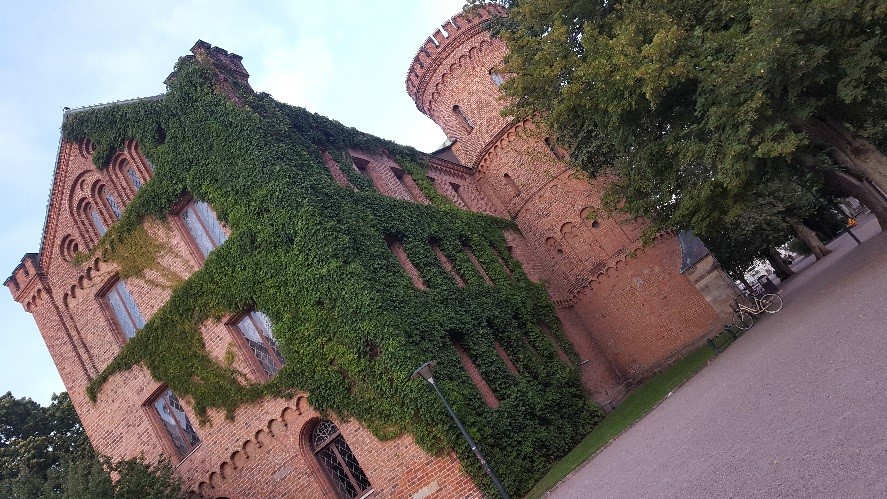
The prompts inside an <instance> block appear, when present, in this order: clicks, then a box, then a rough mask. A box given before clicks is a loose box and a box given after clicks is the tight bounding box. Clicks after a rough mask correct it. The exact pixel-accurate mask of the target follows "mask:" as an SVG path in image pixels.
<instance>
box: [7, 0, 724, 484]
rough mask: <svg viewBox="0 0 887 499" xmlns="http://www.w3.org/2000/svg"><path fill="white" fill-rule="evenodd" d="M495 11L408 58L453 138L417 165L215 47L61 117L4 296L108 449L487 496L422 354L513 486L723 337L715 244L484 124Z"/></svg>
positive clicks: (204, 478)
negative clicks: (135, 90)
mask: <svg viewBox="0 0 887 499" xmlns="http://www.w3.org/2000/svg"><path fill="white" fill-rule="evenodd" d="M502 13H503V12H502V11H501V10H499V9H498V8H497V7H493V6H489V7H485V8H483V9H480V10H478V11H477V12H475V13H474V14H473V15H471V16H466V15H457V16H456V17H453V18H452V19H450V20H448V21H447V22H446V24H444V26H442V27H441V29H439V30H437V31H436V32H435V33H433V34H432V35H431V37H429V39H428V40H426V41H425V43H424V44H423V45H422V47H421V48H420V49H419V52H418V53H417V55H416V57H415V58H414V60H413V61H412V63H411V64H410V66H409V71H408V75H407V79H406V87H407V92H408V93H409V95H410V96H411V97H412V98H413V100H414V101H415V102H416V106H417V107H418V109H419V110H420V111H421V112H423V113H424V114H426V115H427V116H429V117H430V118H431V119H432V120H434V121H435V122H436V123H437V124H439V125H440V126H441V128H442V129H443V130H444V131H445V132H446V134H447V136H448V137H449V138H450V140H449V141H448V145H447V146H446V147H444V148H442V149H440V150H438V151H435V152H433V153H431V154H425V153H421V152H418V151H415V150H413V149H411V148H407V147H403V146H400V145H397V144H395V143H393V142H390V141H387V140H383V139H379V138H376V137H373V136H370V135H367V134H364V133H362V132H360V131H357V130H355V129H353V128H348V127H345V126H343V125H341V124H339V123H337V122H335V121H332V120H329V119H327V118H324V117H321V116H318V115H315V114H311V113H309V112H307V111H305V110H304V109H301V108H297V107H292V106H288V105H284V104H281V103H279V102H276V101H274V100H273V99H272V98H271V97H270V96H268V95H267V94H263V93H257V92H255V91H253V89H252V88H251V87H250V85H249V81H248V79H249V75H248V73H247V71H246V69H245V68H244V66H243V64H242V62H241V58H240V57H239V56H237V55H235V54H231V53H228V52H226V51H224V50H222V49H219V48H216V47H212V46H210V45H209V44H207V43H205V42H198V43H197V44H196V45H195V46H194V47H193V48H192V53H193V55H190V56H187V57H184V58H182V59H181V60H180V61H179V63H178V64H177V66H176V68H175V71H174V72H173V73H172V74H171V75H170V76H169V78H168V79H167V84H168V91H167V93H165V94H164V95H162V96H158V97H154V98H147V99H136V100H133V101H129V102H121V103H115V104H112V105H99V106H93V107H88V108H82V109H76V110H71V111H67V112H66V113H65V116H64V124H63V136H62V143H61V147H60V149H59V154H58V159H57V164H56V169H55V175H54V179H53V185H52V190H51V195H50V204H49V208H48V213H47V219H46V224H45V227H44V232H43V240H42V241H41V246H40V251H39V253H32V254H27V255H25V257H24V258H23V259H22V262H21V264H20V265H19V266H18V267H16V269H15V270H14V271H13V273H12V275H11V276H10V277H9V278H8V279H7V280H6V285H7V286H8V287H9V289H10V291H11V292H12V294H13V296H14V297H15V299H16V300H18V301H19V302H20V303H22V305H23V306H24V307H25V309H26V310H28V311H29V312H30V313H31V314H33V316H34V318H35V320H36V322H37V324H38V326H39V328H40V331H41V333H42V335H43V337H44V339H45V341H46V344H47V346H48V348H49V351H50V353H51V355H52V357H53V359H54V361H55V363H56V365H57V366H58V368H59V371H60V373H61V376H62V379H63V380H64V382H65V385H66V387H67V389H68V391H69V393H70V396H71V399H72V401H73V403H74V406H75V408H76V409H77V412H78V414H79V415H80V417H81V419H82V421H83V424H84V427H85V429H86V431H87V433H88V435H89V437H90V440H91V441H92V443H93V445H94V446H95V448H96V449H97V450H98V451H99V452H101V453H103V454H107V455H109V456H111V457H112V458H115V459H121V458H130V457H136V456H139V455H144V456H146V457H147V458H148V459H151V460H153V459H159V458H161V457H166V458H168V459H169V460H170V462H171V463H172V464H173V466H174V467H175V469H176V473H177V474H179V475H180V476H181V477H182V478H183V479H184V480H185V482H186V484H187V485H188V487H189V488H190V489H191V490H193V491H194V492H195V493H198V494H201V495H203V496H206V497H238V498H241V497H284V496H286V497H349V498H350V497H362V496H365V495H367V494H369V493H370V492H372V493H373V494H374V495H375V496H378V497H408V496H409V497H477V496H480V495H481V493H482V491H483V490H485V489H487V490H488V489H489V487H490V486H489V484H488V482H487V481H486V478H485V477H484V476H483V474H482V472H481V470H480V468H479V466H478V465H477V463H476V461H475V460H474V458H473V456H472V454H471V452H470V451H469V449H468V448H467V446H466V445H465V444H464V442H463V441H462V440H461V438H460V436H459V435H458V433H457V432H456V430H455V428H454V427H453V426H452V423H451V422H450V420H449V419H448V417H447V415H446V413H445V412H444V409H443V407H441V406H440V404H439V402H438V401H437V400H436V399H435V397H434V395H433V393H432V392H431V391H430V390H429V388H428V387H427V386H423V385H422V383H421V382H417V381H410V380H409V379H408V378H409V375H410V374H411V373H412V371H413V370H414V369H415V368H416V367H418V366H419V365H420V364H421V363H423V362H425V361H427V360H430V359H437V360H439V364H438V366H437V368H436V375H437V376H436V377H437V379H438V381H439V383H440V386H441V387H442V389H443V391H444V392H445V393H446V394H447V396H448V397H449V398H450V400H451V402H452V403H453V405H454V407H455V409H456V411H457V412H458V413H459V414H460V415H461V416H462V417H463V418H464V420H465V422H466V424H467V426H468V427H469V429H470V430H471V431H472V433H473V434H474V436H475V437H476V439H477V440H478V442H479V443H480V444H481V446H482V447H484V451H485V453H486V454H487V457H488V458H489V460H490V461H491V462H492V463H493V464H494V466H495V467H496V468H497V469H498V470H499V472H500V474H501V475H502V479H503V482H504V483H505V486H506V487H507V488H508V489H509V490H510V491H512V492H513V493H515V494H518V493H521V492H524V491H526V490H527V489H528V488H529V487H530V486H532V484H533V483H534V482H535V480H537V479H538V478H539V477H540V476H541V475H542V474H544V472H545V471H546V470H547V469H548V467H549V466H550V465H551V463H552V462H553V461H554V460H556V459H558V458H559V457H561V456H563V455H564V454H566V452H568V451H569V450H570V449H571V448H572V446H574V445H575V444H576V443H577V442H578V441H579V440H580V439H581V438H582V437H583V436H584V435H585V434H586V433H587V432H588V431H589V430H590V428H591V427H592V426H593V425H594V423H595V422H596V420H597V419H598V418H599V416H600V413H601V411H600V409H599V407H601V406H602V407H604V408H609V407H612V406H613V405H614V404H616V403H618V401H619V400H620V399H621V398H622V397H623V396H624V394H625V393H626V391H627V389H628V388H629V387H630V386H631V385H632V384H633V383H636V382H637V381H639V380H641V379H643V378H644V377H645V376H647V375H649V374H650V373H651V372H652V371H654V370H655V369H657V368H659V367H660V366H662V365H663V364H664V363H667V362H668V361H670V360H672V359H674V358H675V357H677V356H679V355H680V354H682V353H683V352H685V351H687V350H688V349H689V348H692V347H694V346H695V345H697V344H698V343H699V342H700V341H704V338H705V336H706V335H707V334H708V333H709V332H711V331H713V330H714V329H716V328H718V327H719V326H720V324H721V323H722V320H723V318H724V317H726V316H728V315H729V312H730V311H729V306H728V303H729V301H730V300H731V299H732V293H733V291H732V287H731V286H730V285H729V281H728V280H727V279H726V278H725V276H724V275H723V273H722V272H720V271H719V270H718V268H717V265H716V264H715V263H714V262H713V260H712V259H711V257H710V256H706V255H705V252H704V251H700V249H699V248H698V247H696V248H695V249H694V251H695V253H692V254H689V255H688V254H687V252H686V251H685V252H684V256H685V259H684V261H683V266H682V250H681V245H680V243H679V240H678V238H677V237H676V236H674V235H672V234H660V235H658V236H657V237H656V238H655V239H654V241H653V243H652V244H647V245H645V244H642V242H641V240H640V236H641V233H642V231H643V228H644V226H643V224H642V223H641V222H637V221H631V220H622V219H620V218H618V217H614V216H611V215H609V214H607V213H605V212H604V211H602V210H601V209H600V203H601V200H600V194H601V190H602V186H603V185H604V184H603V183H604V182H606V179H598V180H594V181H589V180H588V179H586V178H584V177H582V176H580V175H577V174H576V172H574V171H573V170H571V169H570V168H569V166H568V164H567V163H566V162H565V161H564V157H565V153H564V152H563V151H562V150H561V149H559V148H558V147H557V145H556V143H555V142H554V141H552V140H551V139H550V138H548V137H544V136H541V135H540V134H539V133H538V132H537V131H536V130H535V129H534V127H533V126H532V124H531V123H529V122H514V121H511V120H509V119H507V118H504V117H502V116H501V115H500V114H499V110H500V109H501V107H502V104H501V102H500V101H499V92H498V85H499V84H501V82H502V76H501V75H499V74H497V73H496V71H495V68H496V66H497V64H498V62H499V61H500V60H501V58H502V56H503V54H504V51H505V47H504V46H503V45H502V43H501V42H500V41H498V40H495V39H491V38H490V36H489V33H488V31H487V27H488V26H489V21H490V19H491V16H493V15H497V14H502ZM688 258H689V259H688ZM682 271H683V273H682Z"/></svg>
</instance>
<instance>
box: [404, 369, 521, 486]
mask: <svg viewBox="0 0 887 499" xmlns="http://www.w3.org/2000/svg"><path fill="white" fill-rule="evenodd" d="M436 364H437V361H436V360H431V361H428V362H426V363H424V364H422V365H421V366H419V368H418V369H416V371H415V372H413V376H412V379H418V378H422V379H424V380H425V381H427V382H428V383H430V384H431V386H432V388H434V392H435V393H437V396H438V397H439V398H440V401H441V402H443V405H444V407H446V408H447V412H448V413H450V417H451V418H453V422H455V423H456V427H457V428H459V431H461V432H462V436H463V437H465V441H466V442H468V446H469V447H471V452H474V455H475V457H477V460H478V461H480V465H481V466H483V468H484V471H485V472H486V473H487V475H489V477H490V480H492V481H493V486H495V487H496V490H498V491H499V495H501V496H502V497H503V498H505V499H510V496H509V495H508V492H506V491H505V487H503V486H502V482H500V481H499V477H498V476H496V472H495V471H493V468H491V467H490V464H489V463H487V460H486V459H484V455H483V454H481V453H480V449H478V448H477V444H476V443H475V442H474V439H473V438H471V435H469V434H468V430H466V429H465V426H463V425H462V422H461V421H459V418H458V417H457V416H456V413H455V412H454V411H453V408H452V407H450V404H449V402H447V399H446V398H445V397H444V394H443V392H441V391H440V387H438V386H437V383H436V382H435V381H434V376H432V374H431V369H432V368H433V367H434V366H435V365H436Z"/></svg>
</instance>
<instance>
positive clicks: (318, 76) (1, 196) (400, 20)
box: [0, 0, 464, 405]
mask: <svg viewBox="0 0 887 499" xmlns="http://www.w3.org/2000/svg"><path fill="white" fill-rule="evenodd" d="M463 4H464V0H377V1H373V2H368V1H365V0H329V1H304V0H289V1H263V2H247V1H239V0H190V1H178V2H173V1H147V2H146V1H139V2H135V1H131V0H114V1H111V0H107V1H102V0H91V1H82V2H62V1H59V0H55V1H44V2H15V1H8V2H3V4H2V5H3V15H2V16H0V206H2V212H0V274H2V278H3V279H5V278H6V277H7V276H8V275H9V274H11V273H12V270H13V269H14V268H15V266H16V265H18V263H19V262H20V261H21V258H22V256H23V255H24V254H25V253H28V252H37V251H38V250H39V249H40V240H41V236H42V231H43V222H44V220H45V218H46V203H47V200H48V198H49V190H50V187H51V182H52V171H53V167H54V166H55V157H56V153H57V151H58V145H59V127H60V126H61V122H62V110H63V108H64V107H70V108H77V107H82V106H89V105H93V104H99V103H105V102H113V101H117V100H127V99H132V98H137V97H147V96H152V95H157V94H161V93H163V92H164V91H165V90H166V88H165V86H164V85H163V80H164V79H165V78H166V77H167V75H169V73H170V72H171V71H172V69H173V65H174V64H175V62H176V60H177V59H178V58H179V57H180V56H183V55H186V54H189V53H190V52H189V49H190V48H191V47H192V46H193V45H194V42H196V41H197V40H198V39H200V40H204V41H206V42H208V43H210V44H212V45H216V46H219V47H222V48H224V49H225V50H228V51H229V52H234V53H236V54H239V55H241V56H243V63H244V65H245V66H246V69H247V71H249V73H250V84H251V85H252V87H253V88H254V89H256V90H257V91H264V92H268V93H269V94H271V95H273V96H274V97H275V98H276V99H277V100H280V101H283V102H286V103H289V104H293V105H297V106H302V107H305V108H307V109H308V110H310V111H313V112H317V113H320V114H322V115H325V116H328V117H330V118H333V119H336V120H338V121H340V122H342V123H344V124H346V125H349V126H354V127H356V128H358V129H360V130H362V131H365V132H368V133H371V134H374V135H377V136H380V137H383V138H386V139H390V140H393V141H395V142H398V143H401V144H406V145H410V146H413V147H415V148H417V149H419V150H421V151H426V152H430V151H433V150H435V149H437V148H438V146H440V145H441V144H442V143H443V141H444V140H445V137H444V134H443V132H441V131H440V129H439V128H438V127H437V125H435V124H434V123H433V122H432V121H431V120H430V119H428V118H426V117H425V116H424V115H422V114H421V113H420V112H419V111H418V110H417V109H416V107H415V104H414V103H413V101H412V99H410V97H409V96H408V95H407V93H406V90H405V89H404V79H405V77H406V73H407V68H408V67H409V63H410V61H411V60H412V58H413V56H414V55H415V53H416V51H417V50H418V48H419V46H420V45H421V44H422V43H423V41H424V40H425V39H426V38H427V37H428V36H429V35H430V34H431V33H432V32H433V31H434V30H435V29H436V28H437V27H438V26H440V25H441V24H443V23H444V21H446V20H447V19H449V17H450V16H452V15H454V14H456V13H457V12H459V11H460V10H461V8H462V5H463ZM257 6H259V7H257ZM0 337H2V338H3V340H4V341H3V347H2V348H0V394H2V393H5V392H6V391H12V393H13V395H15V396H16V397H30V398H32V399H34V400H35V401H37V402H39V403H41V404H44V405H46V404H48V403H49V401H50V398H51V396H52V394H53V393H55V392H60V391H63V390H64V389H65V388H64V385H63V384H62V382H61V379H60V378H59V376H58V372H57V371H56V368H55V366H54V364H53V363H52V359H51V358H50V356H49V352H48V350H47V349H46V346H45V344H44V343H43V339H42V337H41V336H40V333H39V331H38V330H37V326H36V324H35V322H34V320H33V318H32V317H31V315H30V314H28V313H26V312H25V311H24V309H23V308H22V306H21V305H20V304H19V303H17V302H15V301H14V300H13V299H12V296H11V294H10V293H9V292H8V290H3V289H0Z"/></svg>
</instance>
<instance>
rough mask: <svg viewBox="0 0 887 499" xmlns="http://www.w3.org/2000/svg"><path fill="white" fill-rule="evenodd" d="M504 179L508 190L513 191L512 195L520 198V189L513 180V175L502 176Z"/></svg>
mask: <svg viewBox="0 0 887 499" xmlns="http://www.w3.org/2000/svg"><path fill="white" fill-rule="evenodd" d="M502 179H503V180H505V185H507V186H508V188H509V189H511V193H512V195H514V196H520V188H519V187H518V186H517V184H516V183H515V182H514V179H512V178H511V175H509V174H507V173H505V174H503V175H502Z"/></svg>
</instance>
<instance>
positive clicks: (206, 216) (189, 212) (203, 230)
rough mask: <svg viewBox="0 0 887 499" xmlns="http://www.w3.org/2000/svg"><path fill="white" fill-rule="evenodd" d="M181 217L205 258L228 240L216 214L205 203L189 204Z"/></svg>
mask: <svg viewBox="0 0 887 499" xmlns="http://www.w3.org/2000/svg"><path fill="white" fill-rule="evenodd" d="M180 216H181V218H182V221H183V222H185V227H186V228H187V229H188V232H189V233H190V234H191V237H192V238H194V242H195V243H196V244H197V248H198V249H199V250H200V253H201V254H202V255H203V257H204V258H206V257H207V256H208V255H209V253H210V251H212V250H214V249H216V248H217V247H219V246H220V245H221V244H222V243H224V242H225V240H227V239H228V235H227V234H225V229H224V228H222V224H221V223H219V219H218V218H217V217H216V214H215V212H214V211H213V209H212V208H210V206H209V204H207V203H204V202H203V201H195V202H193V203H189V204H188V206H186V207H185V209H184V210H182V214H181V215H180Z"/></svg>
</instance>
